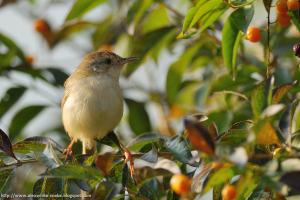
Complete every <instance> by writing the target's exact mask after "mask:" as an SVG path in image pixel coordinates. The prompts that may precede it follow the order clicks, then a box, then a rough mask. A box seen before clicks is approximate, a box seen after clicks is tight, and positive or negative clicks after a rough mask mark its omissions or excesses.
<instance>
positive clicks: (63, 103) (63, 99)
mask: <svg viewBox="0 0 300 200" xmlns="http://www.w3.org/2000/svg"><path fill="white" fill-rule="evenodd" d="M70 78H71V76H70V77H69V78H68V79H67V80H66V81H65V83H64V88H65V90H64V96H63V98H62V100H61V103H60V107H61V108H63V107H64V105H65V103H66V101H67V99H68V97H69V93H70V90H68V82H69V81H70Z"/></svg>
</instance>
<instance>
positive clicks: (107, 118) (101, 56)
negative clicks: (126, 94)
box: [61, 51, 136, 156]
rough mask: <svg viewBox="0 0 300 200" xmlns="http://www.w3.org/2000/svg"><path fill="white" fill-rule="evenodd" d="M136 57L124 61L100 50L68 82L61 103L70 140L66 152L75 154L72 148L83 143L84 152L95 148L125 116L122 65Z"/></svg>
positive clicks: (84, 62)
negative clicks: (121, 76)
mask: <svg viewBox="0 0 300 200" xmlns="http://www.w3.org/2000/svg"><path fill="white" fill-rule="evenodd" d="M134 60H136V57H129V58H122V57H120V56H118V55H116V54H114V53H112V52H108V51H97V52H93V53H90V54H88V55H86V56H85V57H84V58H83V60H82V61H81V63H80V65H79V66H78V67H77V69H76V70H75V72H74V73H73V74H72V75H71V76H70V77H69V78H68V79H67V80H66V82H65V92H64V97H63V99H62V102H61V109H62V120H63V125H64V128H65V130H66V132H67V133H68V135H69V136H70V138H71V143H70V144H69V146H68V147H67V148H66V149H65V152H64V153H65V154H66V155H67V156H69V155H71V154H72V145H73V144H74V143H75V142H76V141H77V140H80V141H81V142H82V149H83V151H82V153H83V154H88V153H89V152H93V151H94V150H95V148H96V142H95V139H101V138H103V137H104V136H105V135H107V134H108V132H110V131H112V130H113V129H114V128H115V127H116V126H117V125H118V123H119V122H120V120H121V118H122V115H123V97H122V92H121V89H120V85H119V77H120V72H121V69H122V66H123V65H125V64H126V63H129V62H131V61H134Z"/></svg>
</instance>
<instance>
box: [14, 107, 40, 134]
mask: <svg viewBox="0 0 300 200" xmlns="http://www.w3.org/2000/svg"><path fill="white" fill-rule="evenodd" d="M44 109H45V106H44V105H33V106H28V107H25V108H22V109H21V110H20V111H19V112H18V113H17V114H16V115H15V116H14V117H13V119H12V120H11V123H10V126H9V136H10V138H11V140H14V139H16V138H17V136H19V135H20V134H21V131H22V130H23V128H25V126H26V125H27V123H28V122H30V121H31V120H32V119H33V118H34V117H36V116H37V115H38V114H39V113H40V112H41V111H42V110H44Z"/></svg>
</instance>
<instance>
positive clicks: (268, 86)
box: [251, 77, 274, 118]
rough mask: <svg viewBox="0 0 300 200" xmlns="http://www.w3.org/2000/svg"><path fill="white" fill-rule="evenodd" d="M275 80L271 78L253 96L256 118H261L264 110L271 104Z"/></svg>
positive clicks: (252, 103) (253, 109) (253, 108)
mask: <svg viewBox="0 0 300 200" xmlns="http://www.w3.org/2000/svg"><path fill="white" fill-rule="evenodd" d="M273 84H274V78H273V77H271V78H269V79H267V80H266V81H263V82H262V83H260V84H259V85H258V86H257V87H256V88H255V90H254V91H253V92H252V95H251V107H252V111H253V114H254V117H255V118H257V117H259V116H260V115H261V114H262V112H263V110H264V109H265V108H266V107H267V106H268V105H270V104H271V101H272V89H273Z"/></svg>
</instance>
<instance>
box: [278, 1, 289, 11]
mask: <svg viewBox="0 0 300 200" xmlns="http://www.w3.org/2000/svg"><path fill="white" fill-rule="evenodd" d="M276 11H277V12H278V13H287V11H288V9H287V4H286V0H279V1H277V3H276Z"/></svg>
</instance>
